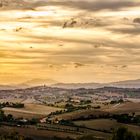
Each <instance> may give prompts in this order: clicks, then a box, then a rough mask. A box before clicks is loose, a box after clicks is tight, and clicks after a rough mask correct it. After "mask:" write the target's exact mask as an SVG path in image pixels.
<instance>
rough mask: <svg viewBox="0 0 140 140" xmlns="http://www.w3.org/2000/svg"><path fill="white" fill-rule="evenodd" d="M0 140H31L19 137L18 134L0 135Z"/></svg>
mask: <svg viewBox="0 0 140 140" xmlns="http://www.w3.org/2000/svg"><path fill="white" fill-rule="evenodd" d="M0 140H33V139H32V138H29V137H24V136H21V135H19V134H18V133H11V134H2V135H0Z"/></svg>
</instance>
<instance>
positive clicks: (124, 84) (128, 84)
mask: <svg viewBox="0 0 140 140" xmlns="http://www.w3.org/2000/svg"><path fill="white" fill-rule="evenodd" d="M43 85H46V86H48V87H57V88H64V89H79V88H86V89H97V88H103V87H116V88H140V79H137V80H126V81H118V82H111V83H58V82H57V81H55V80H52V79H32V80H28V81H26V82H24V83H21V84H17V85H15V84H13V85H12V84H11V85H0V90H11V89H18V88H29V87H35V86H43Z"/></svg>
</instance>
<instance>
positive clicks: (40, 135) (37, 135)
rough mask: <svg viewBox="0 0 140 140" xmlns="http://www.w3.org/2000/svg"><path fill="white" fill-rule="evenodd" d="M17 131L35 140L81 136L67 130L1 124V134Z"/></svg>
mask: <svg viewBox="0 0 140 140" xmlns="http://www.w3.org/2000/svg"><path fill="white" fill-rule="evenodd" d="M14 132H17V133H19V134H21V135H23V136H26V137H31V138H33V139H34V140H46V138H48V137H54V136H57V137H62V138H66V137H71V138H76V137H80V135H76V134H72V133H66V132H58V131H50V130H38V129H36V128H19V127H9V126H1V127H0V134H3V133H14Z"/></svg>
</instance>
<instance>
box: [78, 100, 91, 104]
mask: <svg viewBox="0 0 140 140" xmlns="http://www.w3.org/2000/svg"><path fill="white" fill-rule="evenodd" d="M80 104H81V105H84V104H91V100H81V101H80Z"/></svg>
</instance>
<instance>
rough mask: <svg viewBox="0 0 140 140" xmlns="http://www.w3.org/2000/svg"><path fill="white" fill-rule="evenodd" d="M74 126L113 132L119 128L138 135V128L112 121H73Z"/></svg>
mask: <svg viewBox="0 0 140 140" xmlns="http://www.w3.org/2000/svg"><path fill="white" fill-rule="evenodd" d="M74 124H76V125H78V126H85V127H87V128H91V129H97V130H107V131H110V130H115V129H117V128H119V127H122V126H123V127H126V128H128V129H129V130H130V131H132V132H134V133H140V126H135V125H128V124H122V123H118V122H117V121H116V120H112V119H96V120H88V121H75V122H74Z"/></svg>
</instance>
